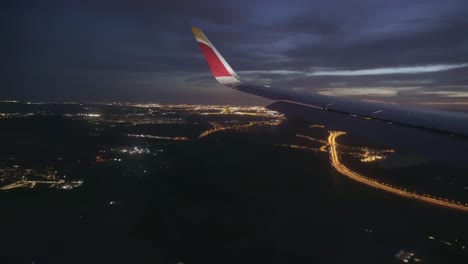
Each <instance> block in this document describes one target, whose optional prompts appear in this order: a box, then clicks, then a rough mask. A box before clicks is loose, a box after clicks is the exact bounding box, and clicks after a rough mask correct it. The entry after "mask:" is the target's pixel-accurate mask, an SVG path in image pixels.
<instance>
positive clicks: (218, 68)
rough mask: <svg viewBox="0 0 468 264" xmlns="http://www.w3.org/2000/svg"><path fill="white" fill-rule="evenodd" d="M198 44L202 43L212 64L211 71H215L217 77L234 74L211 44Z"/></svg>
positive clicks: (205, 53) (203, 49)
mask: <svg viewBox="0 0 468 264" xmlns="http://www.w3.org/2000/svg"><path fill="white" fill-rule="evenodd" d="M198 44H199V45H200V48H201V50H202V52H203V54H204V55H205V58H206V61H207V62H208V65H209V66H210V69H211V72H213V75H214V76H215V77H221V76H232V75H231V74H230V73H229V72H228V70H227V69H226V67H224V65H223V63H222V62H221V60H220V59H219V58H218V56H216V53H215V52H214V51H213V49H212V48H211V47H210V46H208V45H206V44H205V43H200V42H199V43H198Z"/></svg>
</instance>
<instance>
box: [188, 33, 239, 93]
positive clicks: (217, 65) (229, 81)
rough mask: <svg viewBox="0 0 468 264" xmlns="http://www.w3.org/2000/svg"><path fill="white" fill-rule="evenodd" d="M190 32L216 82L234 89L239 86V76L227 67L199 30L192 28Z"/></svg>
mask: <svg viewBox="0 0 468 264" xmlns="http://www.w3.org/2000/svg"><path fill="white" fill-rule="evenodd" d="M192 32H193V35H194V36H195V39H196V40H197V42H198V44H199V45H200V48H201V50H202V52H203V55H205V59H206V61H207V62H208V66H210V69H211V72H212V73H213V75H214V77H215V78H216V80H217V81H218V82H220V83H221V84H223V85H226V86H229V87H234V86H236V85H237V84H239V83H240V80H239V79H240V78H239V76H238V75H237V74H236V72H235V71H234V70H233V69H232V68H231V66H229V64H228V63H227V62H226V60H225V59H224V58H223V56H221V54H220V53H219V52H218V50H217V49H216V48H215V47H214V46H213V44H211V42H210V41H209V40H208V38H207V37H206V36H205V34H203V32H202V31H201V29H199V28H197V27H192Z"/></svg>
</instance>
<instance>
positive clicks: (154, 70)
mask: <svg viewBox="0 0 468 264" xmlns="http://www.w3.org/2000/svg"><path fill="white" fill-rule="evenodd" d="M0 10H1V11H0V12H1V17H0V21H1V27H0V34H1V35H2V42H0V55H1V57H2V64H1V65H2V66H0V73H1V80H2V83H1V86H2V89H1V92H0V98H5V99H7V98H17V99H38V100H40V99H55V100H60V99H67V100H74V99H76V100H91V99H99V100H122V101H125V100H145V101H148V100H152V101H155V102H158V101H164V102H170V101H174V102H181V100H182V101H183V100H187V102H189V103H190V102H195V101H198V102H199V101H203V102H205V103H208V102H213V103H222V102H236V100H237V99H239V98H240V97H239V96H237V95H236V93H232V92H231V91H228V90H227V89H223V88H222V87H220V86H218V85H217V84H216V83H215V82H214V80H212V79H211V77H210V76H209V70H208V68H207V66H206V63H205V62H204V61H203V58H202V56H201V53H200V51H199V49H198V47H197V45H196V43H195V42H194V40H193V36H192V35H191V32H190V27H191V26H192V25H197V26H200V27H202V28H203V29H204V31H205V32H206V34H207V35H208V36H209V38H210V39H211V40H212V42H213V43H214V44H215V45H216V46H217V48H218V49H219V50H220V51H221V52H222V54H223V55H224V56H225V57H226V59H227V60H228V61H229V62H230V63H231V64H232V66H233V68H234V69H235V70H238V71H241V70H242V71H247V72H246V73H245V74H244V75H243V76H244V77H245V78H247V79H257V80H261V81H264V82H268V83H270V84H272V85H278V86H284V87H290V88H294V89H301V90H305V91H311V92H312V91H323V89H333V88H337V89H338V88H339V89H342V88H350V89H351V88H353V89H354V88H359V87H364V88H365V89H373V88H375V89H376V91H377V92H376V94H378V93H379V92H378V91H379V89H381V90H380V91H382V93H387V95H388V94H393V95H392V97H398V98H400V99H401V100H400V99H399V101H404V100H407V101H408V102H416V101H417V98H418V96H419V98H420V99H421V100H422V99H424V100H426V101H427V102H431V101H430V100H432V99H434V98H441V100H442V101H447V102H448V101H450V100H454V99H453V98H456V100H457V102H460V100H463V99H464V97H462V95H463V93H460V94H459V95H460V97H454V93H453V92H454V91H459V90H463V89H464V85H467V84H468V77H466V76H468V74H467V73H468V70H467V68H460V69H452V70H447V71H441V72H435V73H425V74H392V75H373V76H352V77H349V76H348V77H346V76H307V75H306V74H295V73H291V74H278V72H279V71H283V73H284V71H285V70H288V71H299V72H302V73H307V72H314V71H316V70H317V69H324V68H325V69H327V70H330V71H334V70H360V69H373V68H384V67H409V66H422V65H437V64H457V63H466V62H468V19H467V18H468V3H467V2H466V1H462V0H448V1H437V0H427V1H422V0H418V1H403V0H395V1H386V0H365V1H358V2H357V1H338V0H329V1H306V0H291V1H267V0H257V1H252V0H249V1H247V0H237V1H213V0H198V1H158V0H156V1H154V0H151V1H150V0H135V1H130V0H112V1H111V0H108V1H106V0H93V1H91V0H84V1H72V0H70V1H63V0H62V1H59V0H43V1H32V0H31V1H25V0H19V1H6V2H4V3H2V6H1V8H0ZM249 71H250V73H248V72H249ZM262 71H263V73H262ZM404 87H418V89H417V90H402V89H401V88H404ZM447 87H449V88H447ZM455 88H456V89H455ZM382 89H384V90H382ZM385 89H395V91H396V92H394V93H391V92H389V91H388V90H385ZM422 91H426V93H423V92H422ZM434 91H439V92H434ZM443 91H448V93H445V94H444V93H443ZM450 92H452V93H450ZM182 95H183V96H182ZM448 95H451V97H450V96H448ZM246 98H247V97H243V96H241V98H240V99H242V101H239V103H241V104H243V102H247V101H246V100H247V99H246ZM252 98H254V97H252ZM405 98H406V99H405ZM431 98H432V99H431ZM252 100H253V101H252ZM252 100H250V101H248V102H249V103H251V102H255V100H257V99H252ZM459 105H460V104H459Z"/></svg>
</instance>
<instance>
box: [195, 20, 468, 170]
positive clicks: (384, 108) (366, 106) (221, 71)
mask: <svg viewBox="0 0 468 264" xmlns="http://www.w3.org/2000/svg"><path fill="white" fill-rule="evenodd" d="M192 32H193V34H194V35H195V39H196V40H197V42H198V44H199V45H200V48H201V50H202V52H203V54H204V55H205V58H206V60H207V62H208V65H209V67H210V69H211V71H212V73H213V75H214V77H215V78H216V80H217V81H218V82H220V83H221V84H223V85H225V86H227V87H230V88H232V89H236V90H239V91H242V92H246V93H250V94H254V95H257V96H261V97H264V98H268V99H271V100H275V101H276V102H274V103H273V104H271V105H269V106H267V108H269V109H272V110H275V111H278V112H281V113H283V114H285V116H286V117H289V118H298V119H302V120H306V121H310V122H314V123H320V124H324V125H326V126H327V128H328V129H330V130H344V131H346V132H348V133H350V134H354V135H357V136H361V137H365V138H367V139H372V140H376V141H380V142H384V143H385V144H387V145H390V146H391V147H394V148H396V149H397V150H403V151H410V152H415V153H418V154H423V155H424V156H426V157H430V158H432V159H436V160H440V161H446V162H447V161H448V162H450V163H454V164H457V165H461V166H463V167H467V166H468V162H467V161H468V158H467V157H468V156H467V155H466V152H467V151H468V114H465V113H456V112H447V111H436V110H429V109H419V108H410V107H403V106H397V105H388V104H383V103H374V102H365V101H361V100H353V99H347V98H340V97H332V96H324V95H319V94H310V93H301V92H295V91H291V90H289V89H285V88H279V87H277V88H276V87H270V86H266V85H261V84H253V83H248V82H244V81H242V79H241V78H240V77H239V76H238V75H237V74H236V73H235V72H234V70H233V69H232V68H231V66H229V64H228V63H227V62H226V60H225V59H224V58H223V57H222V55H221V54H220V53H219V52H218V50H217V49H216V48H215V47H214V45H213V44H212V43H211V42H210V41H209V40H208V38H207V37H206V35H205V34H203V32H202V31H201V30H200V29H199V28H196V27H193V28H192Z"/></svg>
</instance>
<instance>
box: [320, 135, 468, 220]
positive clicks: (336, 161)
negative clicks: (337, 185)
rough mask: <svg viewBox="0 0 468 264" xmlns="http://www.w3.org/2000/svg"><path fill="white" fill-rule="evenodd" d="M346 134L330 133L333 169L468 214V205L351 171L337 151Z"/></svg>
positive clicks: (412, 197) (380, 187)
mask: <svg viewBox="0 0 468 264" xmlns="http://www.w3.org/2000/svg"><path fill="white" fill-rule="evenodd" d="M344 134H346V132H341V131H330V135H329V136H328V144H329V146H330V161H331V164H332V165H333V167H334V168H335V169H336V170H337V171H338V172H339V173H341V174H343V175H345V176H348V177H349V178H351V179H352V180H355V181H358V182H360V183H363V184H366V185H368V186H371V187H373V188H377V189H381V190H383V191H386V192H389V193H393V194H396V195H399V196H403V197H406V198H410V199H415V200H419V201H424V202H428V203H431V204H434V205H439V206H444V207H448V208H452V209H457V210H462V211H467V212H468V203H464V204H463V203H461V202H456V201H449V200H448V199H443V198H440V197H434V196H430V195H427V194H417V193H416V192H414V191H408V190H406V189H404V188H398V187H395V186H392V185H390V184H387V183H382V182H378V181H376V180H375V179H372V178H369V177H366V176H363V175H360V174H358V173H356V172H354V171H352V170H350V169H348V168H347V167H346V166H345V165H343V164H342V163H341V162H340V157H339V155H338V151H337V143H336V138H337V137H339V136H341V135H344Z"/></svg>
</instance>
